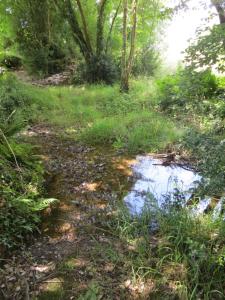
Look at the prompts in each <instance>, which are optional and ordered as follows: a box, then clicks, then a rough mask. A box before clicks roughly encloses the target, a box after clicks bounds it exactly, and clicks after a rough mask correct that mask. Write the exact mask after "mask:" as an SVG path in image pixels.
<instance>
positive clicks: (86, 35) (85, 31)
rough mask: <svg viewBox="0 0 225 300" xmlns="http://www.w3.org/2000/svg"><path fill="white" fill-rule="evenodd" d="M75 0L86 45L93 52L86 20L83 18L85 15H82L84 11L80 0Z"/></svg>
mask: <svg viewBox="0 0 225 300" xmlns="http://www.w3.org/2000/svg"><path fill="white" fill-rule="evenodd" d="M76 2H77V6H78V8H79V12H80V16H81V20H82V23H83V30H84V36H85V39H86V43H87V47H88V50H89V51H90V53H93V50H92V46H91V40H90V37H89V34H88V28H87V22H86V19H85V16H84V11H83V8H82V5H81V3H80V0H76Z"/></svg>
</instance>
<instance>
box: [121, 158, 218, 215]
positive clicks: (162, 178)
mask: <svg viewBox="0 0 225 300" xmlns="http://www.w3.org/2000/svg"><path fill="white" fill-rule="evenodd" d="M132 170H133V176H134V178H135V179H136V182H135V183H134V185H133V187H132V189H131V191H130V192H129V193H128V194H127V195H126V197H125V198H124V201H125V204H126V206H127V208H128V209H129V212H130V214H131V215H133V216H135V215H141V213H142V212H143V211H144V210H146V209H147V210H150V211H154V210H156V209H163V208H165V207H166V205H167V204H168V203H170V204H171V203H172V204H174V203H175V202H176V203H178V205H179V204H180V205H188V204H189V202H191V200H192V198H193V193H194V191H195V189H196V188H197V187H198V185H199V182H200V181H201V178H202V177H201V176H200V175H199V174H198V173H196V172H195V171H193V170H191V169H187V168H185V167H183V166H181V165H179V164H176V163H173V164H171V163H165V161H164V160H163V159H159V158H155V157H153V156H148V155H147V156H138V157H137V159H136V163H135V164H133V165H132ZM212 202H213V199H212V198H210V197H205V198H202V199H198V201H196V203H195V205H191V212H192V213H194V214H196V215H198V214H202V213H204V212H205V211H206V210H207V209H209V207H210V206H212ZM221 209H222V199H220V200H218V201H216V203H215V204H214V205H213V214H214V215H215V216H218V215H219V214H220V212H221Z"/></svg>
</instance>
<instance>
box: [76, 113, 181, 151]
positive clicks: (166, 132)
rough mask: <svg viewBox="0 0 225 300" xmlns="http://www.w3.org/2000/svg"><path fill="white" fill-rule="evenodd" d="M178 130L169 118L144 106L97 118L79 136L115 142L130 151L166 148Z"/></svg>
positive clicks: (95, 141) (97, 142)
mask: <svg viewBox="0 0 225 300" xmlns="http://www.w3.org/2000/svg"><path fill="white" fill-rule="evenodd" d="M179 134H180V132H179V131H177V130H176V128H175V127H174V125H173V124H172V123H171V122H169V121H168V120H167V119H165V118H164V117H162V116H160V115H159V114H157V113H153V112H150V111H146V110H144V111H140V112H139V113H136V112H132V113H127V114H126V115H124V116H115V117H109V118H104V119H102V120H97V121H96V122H94V123H93V125H92V126H91V127H87V128H85V129H84V131H83V132H82V134H81V136H80V138H81V139H82V140H84V141H85V142H86V143H89V144H93V145H102V144H113V145H114V146H116V147H123V148H126V149H127V150H129V151H130V152H139V151H158V150H160V149H163V148H165V146H166V145H167V144H168V143H172V142H173V141H174V140H175V139H176V138H178V136H179Z"/></svg>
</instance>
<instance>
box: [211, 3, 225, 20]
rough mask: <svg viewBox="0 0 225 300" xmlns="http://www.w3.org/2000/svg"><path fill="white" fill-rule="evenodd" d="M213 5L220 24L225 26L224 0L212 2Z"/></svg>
mask: <svg viewBox="0 0 225 300" xmlns="http://www.w3.org/2000/svg"><path fill="white" fill-rule="evenodd" d="M211 2H212V5H213V6H214V7H215V8H216V11H217V13H218V16H219V20H220V24H225V9H224V8H223V4H224V1H223V0H211Z"/></svg>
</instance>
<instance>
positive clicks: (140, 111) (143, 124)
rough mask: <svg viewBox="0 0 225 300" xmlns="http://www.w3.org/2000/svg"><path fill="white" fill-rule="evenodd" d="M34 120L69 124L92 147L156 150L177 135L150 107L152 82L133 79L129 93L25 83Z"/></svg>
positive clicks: (111, 88)
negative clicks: (36, 85) (45, 86)
mask: <svg viewBox="0 0 225 300" xmlns="http://www.w3.org/2000/svg"><path fill="white" fill-rule="evenodd" d="M25 89H26V95H27V97H28V98H30V99H31V107H30V111H31V112H32V114H33V116H32V119H33V120H34V121H45V122H48V123H50V124H56V125H59V126H62V127H65V128H66V127H74V128H75V129H76V131H77V135H76V138H78V139H79V140H81V141H84V142H85V143H88V144H92V145H104V144H111V145H113V146H115V147H118V148H125V149H127V150H128V151H130V152H133V153H135V152H139V151H158V150H160V149H163V148H165V146H166V145H167V144H169V143H172V142H174V141H175V140H176V139H177V138H178V137H179V136H180V134H181V130H177V128H176V127H175V125H174V124H173V123H172V122H171V121H169V120H168V119H166V118H165V117H163V116H162V115H160V114H159V113H157V112H155V111H153V107H154V105H155V104H154V84H153V83H152V82H150V81H149V82H146V81H145V82H141V81H140V82H137V81H136V82H134V84H133V88H132V90H131V92H130V94H129V95H127V94H124V95H123V94H121V93H120V92H119V87H118V86H117V85H115V86H103V85H92V86H88V85H87V86H80V87H50V88H38V87H31V86H26V87H25Z"/></svg>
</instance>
